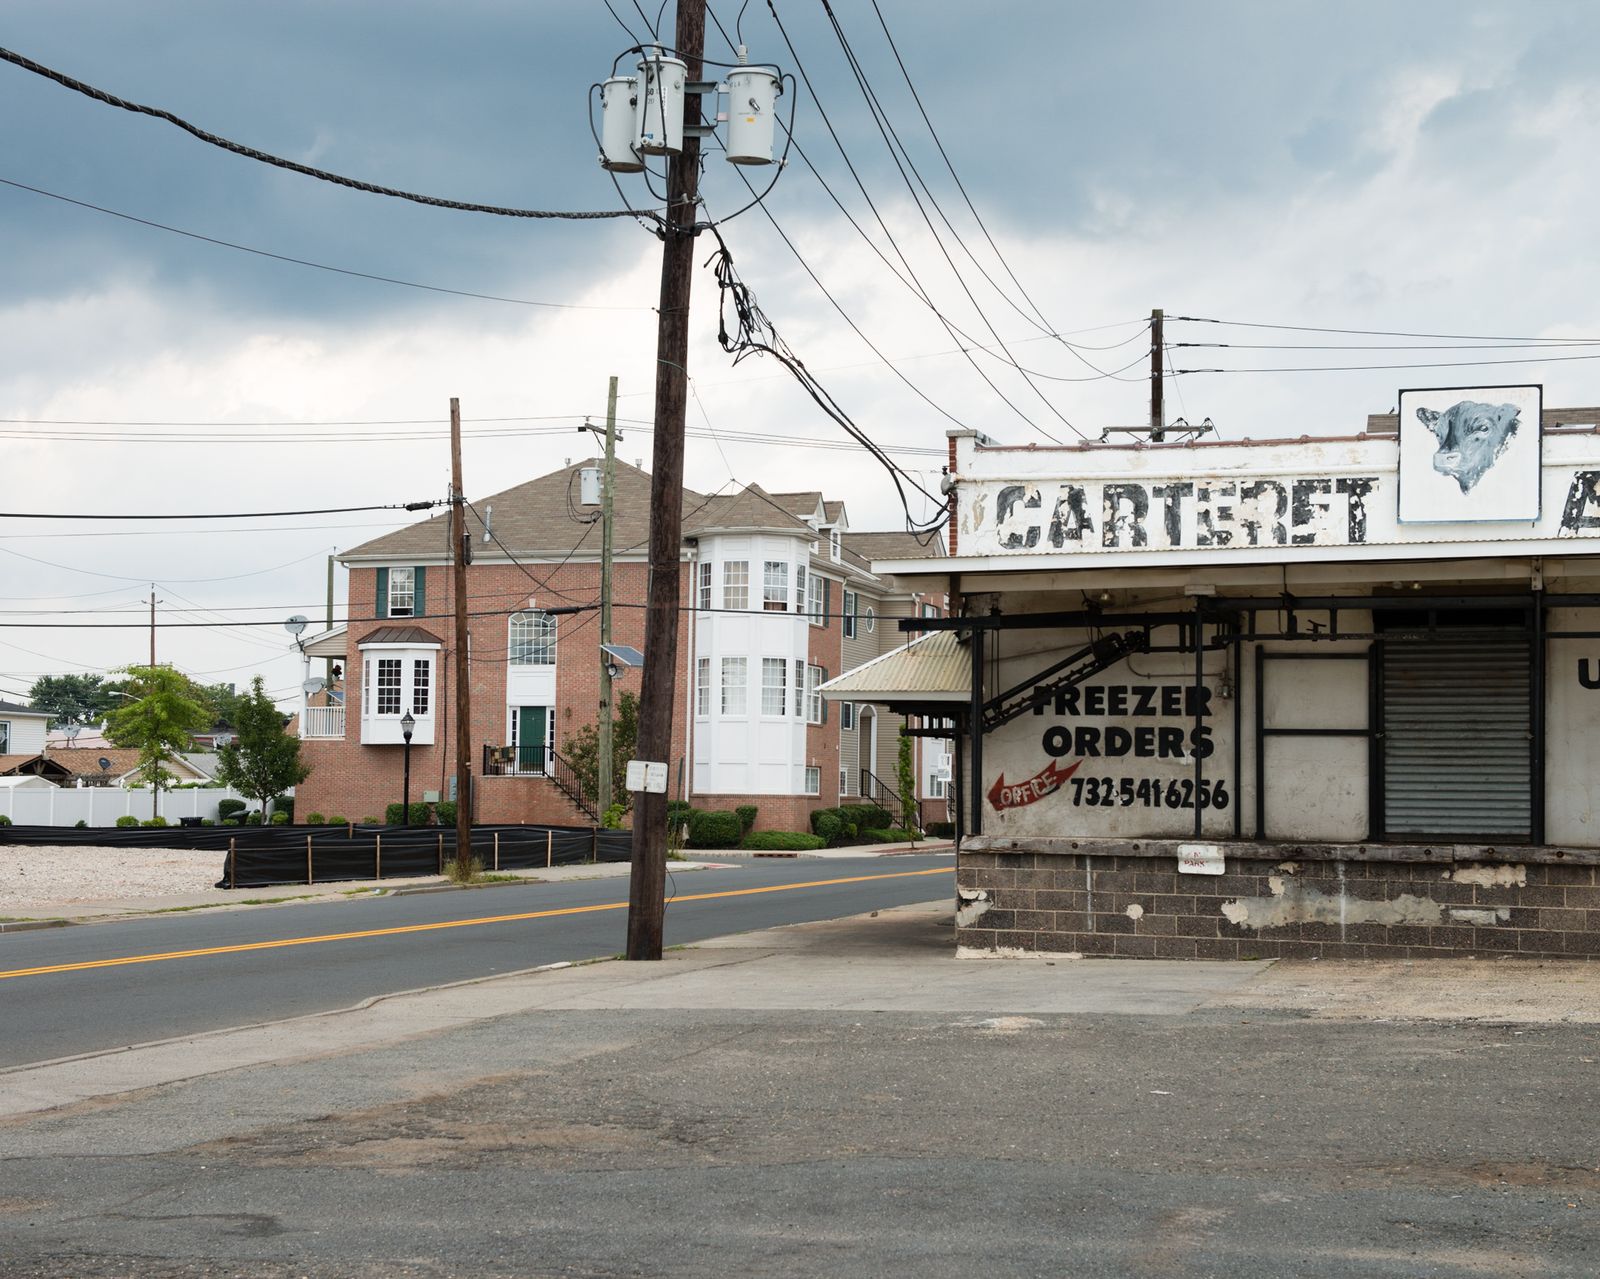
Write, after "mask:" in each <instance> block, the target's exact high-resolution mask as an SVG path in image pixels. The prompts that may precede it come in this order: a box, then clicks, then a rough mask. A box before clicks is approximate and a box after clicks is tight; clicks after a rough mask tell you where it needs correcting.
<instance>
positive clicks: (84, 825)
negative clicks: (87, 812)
mask: <svg viewBox="0 0 1600 1279" xmlns="http://www.w3.org/2000/svg"><path fill="white" fill-rule="evenodd" d="M10 824H11V819H10V818H9V817H8V818H6V825H7V826H9V825H10ZM72 824H73V826H74V827H76V828H77V829H78V830H88V829H89V823H88V822H86V821H84V820H83V818H81V817H80V818H78V820H77V821H75V822H73V823H72Z"/></svg>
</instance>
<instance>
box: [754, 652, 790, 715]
mask: <svg viewBox="0 0 1600 1279" xmlns="http://www.w3.org/2000/svg"><path fill="white" fill-rule="evenodd" d="M788 670H789V663H788V662H787V661H786V660H785V659H784V658H781V657H763V658H762V659H761V713H762V714H763V715H782V714H783V712H784V710H785V708H786V705H787V701H788V697H787V689H788V681H787V679H786V678H785V676H786V675H787V674H788Z"/></svg>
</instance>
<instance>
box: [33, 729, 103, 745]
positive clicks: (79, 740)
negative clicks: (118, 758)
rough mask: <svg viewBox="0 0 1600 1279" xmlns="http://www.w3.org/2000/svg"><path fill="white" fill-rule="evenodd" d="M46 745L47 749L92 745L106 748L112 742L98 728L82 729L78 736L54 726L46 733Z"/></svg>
mask: <svg viewBox="0 0 1600 1279" xmlns="http://www.w3.org/2000/svg"><path fill="white" fill-rule="evenodd" d="M44 745H45V749H46V750H51V751H55V750H71V749H73V748H74V747H77V748H79V749H83V750H87V749H89V748H90V747H91V746H94V747H99V748H101V749H104V748H105V747H107V746H109V745H111V743H110V741H108V740H107V739H106V736H105V734H104V733H102V732H101V731H100V730H99V729H98V728H93V729H82V730H80V731H79V733H78V735H77V736H76V737H73V736H69V735H68V733H67V731H66V730H65V729H62V728H52V729H51V730H50V731H49V732H47V733H46V734H45V735H44Z"/></svg>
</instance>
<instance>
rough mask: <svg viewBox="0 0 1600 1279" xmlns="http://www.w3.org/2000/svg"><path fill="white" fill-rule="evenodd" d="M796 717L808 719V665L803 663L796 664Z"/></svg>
mask: <svg viewBox="0 0 1600 1279" xmlns="http://www.w3.org/2000/svg"><path fill="white" fill-rule="evenodd" d="M794 717H795V718H796V719H804V718H805V717H806V664H805V663H804V662H801V661H796V662H795V664H794Z"/></svg>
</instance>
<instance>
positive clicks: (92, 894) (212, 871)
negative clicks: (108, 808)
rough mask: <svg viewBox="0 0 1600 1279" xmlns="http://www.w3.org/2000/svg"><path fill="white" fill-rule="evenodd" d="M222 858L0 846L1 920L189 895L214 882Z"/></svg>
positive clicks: (172, 851)
mask: <svg viewBox="0 0 1600 1279" xmlns="http://www.w3.org/2000/svg"><path fill="white" fill-rule="evenodd" d="M225 856H226V854H225V853H219V852H216V851H206V852H196V851H194V850H193V849H179V848H98V847H88V848H85V847H82V846H73V847H70V848H64V847H62V846H60V845H58V844H41V845H24V846H12V847H9V848H7V847H0V915H4V914H5V913H6V912H7V911H8V910H16V909H28V908H30V907H38V906H50V905H57V904H60V905H67V904H70V903H73V902H91V901H104V900H105V899H107V898H120V897H156V896H159V895H161V894H164V893H192V892H195V891H197V890H199V889H203V888H210V887H211V886H212V885H213V884H215V883H216V882H217V878H218V876H220V875H221V874H222V863H223V859H224V858H225Z"/></svg>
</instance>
